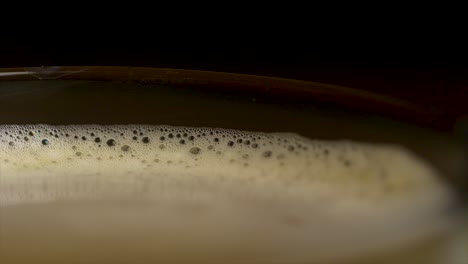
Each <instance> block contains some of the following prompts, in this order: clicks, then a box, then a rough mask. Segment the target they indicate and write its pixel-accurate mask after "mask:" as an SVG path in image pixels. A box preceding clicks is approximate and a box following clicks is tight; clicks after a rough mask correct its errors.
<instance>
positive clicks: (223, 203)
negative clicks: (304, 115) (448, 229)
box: [0, 125, 453, 260]
mask: <svg viewBox="0 0 468 264" xmlns="http://www.w3.org/2000/svg"><path fill="white" fill-rule="evenodd" d="M107 200H112V201H123V200H126V201H128V200H131V201H145V202H146V203H148V202H149V203H154V204H155V207H156V208H157V209H158V210H159V211H158V212H159V213H161V214H164V217H166V218H168V219H171V214H175V213H174V211H173V210H176V209H174V208H181V206H182V207H183V208H192V209H193V208H198V209H197V210H192V211H193V212H192V211H190V210H188V209H187V210H188V211H190V212H192V213H193V214H195V215H196V217H198V218H197V219H204V221H201V222H203V223H204V224H206V223H208V222H209V223H212V224H213V225H216V224H217V223H218V224H219V223H220V222H223V221H224V222H223V223H225V224H226V225H232V226H231V229H230V230H231V231H227V233H226V236H227V237H226V239H228V238H229V236H230V235H231V236H232V237H237V236H238V234H236V232H233V230H238V231H239V232H240V233H242V232H243V231H245V232H246V233H251V232H254V233H255V231H252V230H264V231H265V232H266V231H267V230H268V232H267V233H268V234H269V235H268V236H267V237H266V238H265V239H268V240H269V241H270V240H275V241H276V240H277V241H283V242H274V243H273V242H272V243H271V245H270V248H268V250H270V251H271V252H275V251H277V252H282V251H281V250H280V249H283V251H284V247H285V245H287V244H289V243H294V245H297V247H296V246H295V250H292V251H291V250H290V249H289V250H288V251H287V253H288V254H291V256H296V257H299V258H302V257H304V259H306V260H307V259H310V258H308V253H307V252H309V249H310V248H311V247H312V248H316V249H319V248H321V249H320V250H319V251H320V252H321V253H318V251H317V252H315V253H314V254H315V255H314V257H315V258H317V259H321V260H327V257H330V256H332V255H333V256H335V257H336V256H338V255H340V254H335V253H336V251H334V252H333V254H332V252H329V251H327V250H324V249H323V248H326V246H327V245H328V246H333V248H335V250H336V249H337V248H339V250H340V252H341V251H342V252H341V253H342V255H343V256H346V254H347V253H349V254H351V253H350V252H359V250H364V249H368V248H372V247H373V248H383V247H388V246H389V245H396V244H397V241H398V243H400V242H402V241H413V240H417V239H421V238H422V237H426V236H428V235H430V234H433V233H434V232H436V231H437V230H441V229H443V227H445V226H446V225H447V218H446V216H445V215H444V212H445V210H446V209H447V208H450V206H451V204H452V203H453V197H452V192H451V190H450V189H449V188H448V187H447V186H446V185H445V184H444V183H443V182H442V181H441V179H440V176H439V175H438V174H437V172H436V170H434V169H433V168H432V167H431V166H430V165H429V164H427V163H426V162H424V161H423V160H422V159H420V158H418V157H417V156H415V155H413V154H412V153H410V152H409V151H408V150H406V149H405V148H403V147H400V146H394V145H383V144H365V143H357V142H351V141H320V140H310V139H307V138H304V137H302V136H299V135H296V134H292V133H260V132H244V131H237V130H229V129H213V128H188V127H171V126H149V125H112V126H100V125H71V126H51V125H24V126H16V125H2V126H0V206H2V207H11V206H13V205H21V204H37V203H55V202H67V201H69V202H72V201H107ZM156 205H157V206H156ZM200 208H202V209H200ZM158 212H155V213H156V214H157V213H158ZM190 217H193V216H190ZM171 221H172V222H176V223H178V221H179V222H180V221H181V220H180V219H178V220H174V219H172V220H168V221H167V222H165V225H167V226H171V225H172V224H174V223H171ZM197 221H198V220H197ZM197 221H195V223H192V224H193V225H194V228H197V224H200V222H197ZM363 223H364V224H365V225H364V226H363V225H362V224H363ZM204 224H203V225H202V224H200V225H202V226H204ZM163 226H164V225H163ZM189 226H190V224H189ZM350 226H353V228H350ZM260 227H261V228H260ZM198 228H200V227H198ZM236 228H237V229H236ZM201 229H203V228H201ZM353 229H355V230H353ZM247 230H250V231H247ZM298 230H299V231H300V232H298ZM190 232H193V230H192V231H190ZM231 232H232V233H231ZM375 232H380V233H379V234H380V235H379V236H380V238H379V239H376V238H375V237H374V236H373V234H374V233H375ZM382 232H383V233H382ZM325 233H327V234H328V235H329V236H328V238H327V239H325V240H324V239H323V238H319V237H318V234H325ZM292 234H293V235H292ZM356 234H359V236H362V241H361V242H362V243H357V244H355V245H353V246H352V247H349V243H348V244H344V243H347V242H350V239H351V238H353V239H354V238H355V235H356ZM191 235H192V236H194V235H193V234H191ZM262 241H263V240H262ZM299 242H300V243H299ZM298 243H299V244H298ZM327 243H328V244H327ZM342 244H343V245H342ZM319 245H320V246H319ZM302 247H303V248H302ZM322 247H323V248H322ZM278 250H279V251H278ZM282 254H283V256H284V254H286V253H284V252H283V253H282ZM304 254H305V255H304Z"/></svg>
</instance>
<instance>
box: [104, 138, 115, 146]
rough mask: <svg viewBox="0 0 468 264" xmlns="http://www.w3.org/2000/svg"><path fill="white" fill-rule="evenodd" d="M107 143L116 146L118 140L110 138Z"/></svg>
mask: <svg viewBox="0 0 468 264" xmlns="http://www.w3.org/2000/svg"><path fill="white" fill-rule="evenodd" d="M106 144H107V145H108V146H109V147H112V146H115V144H117V142H116V141H115V140H113V139H109V140H107V142H106Z"/></svg>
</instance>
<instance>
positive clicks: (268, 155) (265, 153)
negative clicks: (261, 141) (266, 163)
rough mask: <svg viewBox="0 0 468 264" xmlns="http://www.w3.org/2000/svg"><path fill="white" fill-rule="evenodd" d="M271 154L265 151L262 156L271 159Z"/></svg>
mask: <svg viewBox="0 0 468 264" xmlns="http://www.w3.org/2000/svg"><path fill="white" fill-rule="evenodd" d="M271 154H272V152H271V151H269V150H267V151H264V152H263V153H262V156H263V157H265V158H269V157H271Z"/></svg>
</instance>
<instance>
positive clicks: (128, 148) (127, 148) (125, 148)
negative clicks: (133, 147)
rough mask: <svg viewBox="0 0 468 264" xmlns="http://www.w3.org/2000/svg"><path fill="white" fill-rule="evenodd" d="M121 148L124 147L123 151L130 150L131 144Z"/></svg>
mask: <svg viewBox="0 0 468 264" xmlns="http://www.w3.org/2000/svg"><path fill="white" fill-rule="evenodd" d="M120 149H122V150H123V151H129V150H130V146H129V145H123V146H122V147H121V148H120Z"/></svg>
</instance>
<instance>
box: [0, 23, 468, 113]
mask: <svg viewBox="0 0 468 264" xmlns="http://www.w3.org/2000/svg"><path fill="white" fill-rule="evenodd" d="M189 32H191V31H190V30H187V31H179V32H177V33H172V34H168V35H162V34H159V33H158V34H155V35H154V36H151V32H133V33H131V34H123V33H119V34H111V33H108V32H106V33H104V31H103V32H102V34H100V33H99V34H95V35H92V36H91V35H89V36H88V35H87V36H86V37H84V36H83V35H80V34H78V35H75V34H65V35H63V34H62V35H54V34H47V35H42V34H39V35H34V36H29V35H28V37H27V38H22V39H18V38H8V37H5V38H3V39H2V42H1V44H0V45H1V46H0V47H1V53H0V67H23V66H63V65H88V66H89V65H100V66H109V65H112V66H147V67H163V68H183V69H197V70H208V71H221V72H236V73H245V74H254V75H265V76H275V77H284V78H293V79H300V80H308V81H315V82H323V83H329V84H336V85H342V86H348V87H352V88H357V89H364V90H369V91H374V92H377V93H384V94H387V95H392V96H395V97H399V98H401V99H406V100H408V101H411V102H413V103H415V104H420V105H424V106H429V107H431V108H433V109H434V111H441V112H443V113H446V114H447V117H448V118H451V119H453V122H455V121H456V120H457V119H459V118H460V117H463V116H466V115H468V62H467V61H468V56H467V54H468V53H467V52H466V46H464V43H463V41H462V38H463V37H462V34H459V32H458V33H457V34H451V33H446V34H444V35H436V34H435V33H433V32H432V31H428V32H422V31H420V30H414V31H411V30H408V31H407V32H405V33H404V34H399V33H398V34H390V33H388V32H385V33H375V32H366V33H362V34H358V33H356V32H354V31H353V30H345V31H342V32H340V33H337V32H335V33H333V32H332V33H328V34H319V33H315V32H303V31H301V32H299V33H297V32H294V31H290V32H289V31H286V32H280V33H278V32H273V34H264V33H262V31H258V32H255V30H253V32H250V33H251V34H246V35H243V34H236V33H234V32H228V33H224V34H222V35H221V34H220V33H219V32H218V33H217V32H211V33H209V34H201V33H199V32H198V31H195V33H193V32H192V33H189ZM252 33H253V34H252Z"/></svg>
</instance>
